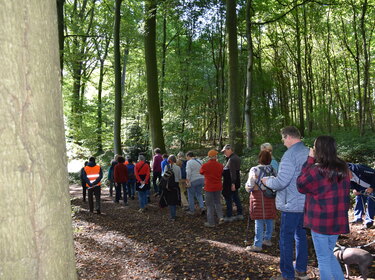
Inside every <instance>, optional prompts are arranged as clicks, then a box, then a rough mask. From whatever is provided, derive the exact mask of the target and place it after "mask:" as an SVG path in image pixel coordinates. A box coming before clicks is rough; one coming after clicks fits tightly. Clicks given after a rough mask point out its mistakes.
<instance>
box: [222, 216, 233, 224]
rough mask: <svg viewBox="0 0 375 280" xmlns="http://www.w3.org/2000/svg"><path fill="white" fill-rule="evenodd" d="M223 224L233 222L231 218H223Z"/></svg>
mask: <svg viewBox="0 0 375 280" xmlns="http://www.w3.org/2000/svg"><path fill="white" fill-rule="evenodd" d="M224 222H226V223H230V222H233V217H225V218H224Z"/></svg>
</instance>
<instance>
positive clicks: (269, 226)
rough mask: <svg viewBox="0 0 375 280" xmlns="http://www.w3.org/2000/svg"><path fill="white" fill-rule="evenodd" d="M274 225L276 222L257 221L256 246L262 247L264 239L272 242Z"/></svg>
mask: <svg viewBox="0 0 375 280" xmlns="http://www.w3.org/2000/svg"><path fill="white" fill-rule="evenodd" d="M273 225H274V220H255V236H254V246H257V247H262V244H263V239H264V240H271V238H272V233H273ZM264 227H266V232H265V235H264V238H263V233H264Z"/></svg>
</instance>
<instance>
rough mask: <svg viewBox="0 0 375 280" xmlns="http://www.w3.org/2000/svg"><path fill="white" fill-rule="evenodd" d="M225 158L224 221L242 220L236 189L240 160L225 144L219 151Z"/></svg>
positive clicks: (238, 179)
mask: <svg viewBox="0 0 375 280" xmlns="http://www.w3.org/2000/svg"><path fill="white" fill-rule="evenodd" d="M221 152H222V153H224V155H225V157H226V164H225V166H224V170H223V179H224V181H223V196H224V198H225V202H226V205H227V211H226V217H225V218H224V221H226V222H231V221H234V220H243V219H244V218H243V215H242V205H241V200H240V197H239V195H238V189H239V188H240V187H241V181H240V167H241V159H240V158H239V156H238V155H236V154H235V153H234V151H233V148H232V146H231V145H229V144H227V145H225V146H224V148H223V149H222V150H221ZM233 202H234V203H235V204H236V206H237V216H234V217H233V216H232V215H233V206H232V204H233Z"/></svg>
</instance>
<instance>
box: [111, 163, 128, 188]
mask: <svg viewBox="0 0 375 280" xmlns="http://www.w3.org/2000/svg"><path fill="white" fill-rule="evenodd" d="M114 178H115V182H116V183H126V182H127V181H128V168H127V167H126V165H125V164H123V163H118V164H116V165H115V173H114Z"/></svg>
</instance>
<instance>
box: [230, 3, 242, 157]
mask: <svg viewBox="0 0 375 280" xmlns="http://www.w3.org/2000/svg"><path fill="white" fill-rule="evenodd" d="M226 27H227V32H228V53H229V55H228V68H229V69H228V70H229V72H228V91H229V92H228V115H229V122H228V126H229V142H230V143H231V144H232V145H233V146H234V149H235V151H236V153H238V154H242V139H243V136H242V129H241V104H242V102H241V99H242V98H241V96H242V94H241V92H240V91H239V90H238V45H237V14H236V0H227V16H226Z"/></svg>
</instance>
